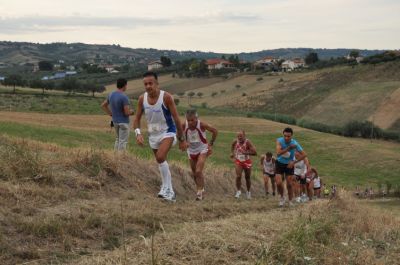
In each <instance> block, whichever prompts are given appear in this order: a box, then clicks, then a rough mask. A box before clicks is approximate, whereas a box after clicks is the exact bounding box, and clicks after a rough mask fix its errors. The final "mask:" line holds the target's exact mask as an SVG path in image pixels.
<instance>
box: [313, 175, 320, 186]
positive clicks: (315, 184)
mask: <svg viewBox="0 0 400 265" xmlns="http://www.w3.org/2000/svg"><path fill="white" fill-rule="evenodd" d="M314 188H321V179H320V177H318V176H316V177H314Z"/></svg>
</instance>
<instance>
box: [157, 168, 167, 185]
mask: <svg viewBox="0 0 400 265" xmlns="http://www.w3.org/2000/svg"><path fill="white" fill-rule="evenodd" d="M162 165H163V163H161V164H158V169H159V170H160V176H161V190H163V189H165V188H166V183H167V182H166V180H165V176H164V174H163V166H162Z"/></svg>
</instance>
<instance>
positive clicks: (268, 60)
mask: <svg viewBox="0 0 400 265" xmlns="http://www.w3.org/2000/svg"><path fill="white" fill-rule="evenodd" d="M278 61H279V59H277V58H274V57H272V56H267V57H264V58H262V59H260V60H257V61H255V62H254V63H253V68H255V69H257V68H258V69H260V68H261V69H264V70H270V71H275V70H277V69H278Z"/></svg>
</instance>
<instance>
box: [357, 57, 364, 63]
mask: <svg viewBox="0 0 400 265" xmlns="http://www.w3.org/2000/svg"><path fill="white" fill-rule="evenodd" d="M362 60H364V57H362V56H358V57H357V58H356V61H357V63H361V61H362Z"/></svg>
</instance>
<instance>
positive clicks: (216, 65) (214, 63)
mask: <svg viewBox="0 0 400 265" xmlns="http://www.w3.org/2000/svg"><path fill="white" fill-rule="evenodd" d="M206 65H207V69H208V70H215V69H222V68H233V67H234V66H235V65H234V64H233V63H231V62H229V61H227V60H224V59H208V60H207V61H206Z"/></svg>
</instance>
